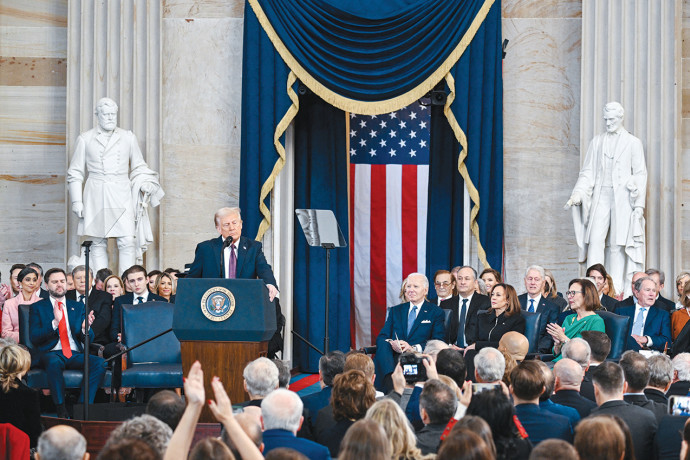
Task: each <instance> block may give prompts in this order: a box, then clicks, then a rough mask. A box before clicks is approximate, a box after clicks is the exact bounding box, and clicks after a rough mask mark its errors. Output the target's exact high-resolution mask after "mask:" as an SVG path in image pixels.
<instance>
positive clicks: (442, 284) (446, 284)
mask: <svg viewBox="0 0 690 460" xmlns="http://www.w3.org/2000/svg"><path fill="white" fill-rule="evenodd" d="M434 284H435V285H436V286H443V287H448V286H450V281H443V282H441V281H436V282H435V283H434Z"/></svg>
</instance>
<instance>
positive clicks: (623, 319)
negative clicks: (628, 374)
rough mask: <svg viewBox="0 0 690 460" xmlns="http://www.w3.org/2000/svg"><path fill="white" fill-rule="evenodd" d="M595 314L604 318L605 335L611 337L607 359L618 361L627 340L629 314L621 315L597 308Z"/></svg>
mask: <svg viewBox="0 0 690 460" xmlns="http://www.w3.org/2000/svg"><path fill="white" fill-rule="evenodd" d="M597 314H598V315H599V316H601V317H602V319H603V320H604V326H605V327H606V335H608V336H609V339H611V352H610V353H609V356H608V358H607V359H608V360H611V361H618V360H619V359H620V357H621V355H622V354H623V352H624V351H625V346H626V344H627V341H628V327H629V325H630V317H629V316H621V315H617V314H615V313H611V312H610V311H605V310H598V311H597Z"/></svg>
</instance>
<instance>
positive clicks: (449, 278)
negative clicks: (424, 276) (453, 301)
mask: <svg viewBox="0 0 690 460" xmlns="http://www.w3.org/2000/svg"><path fill="white" fill-rule="evenodd" d="M434 288H435V289H436V298H433V297H430V298H429V302H431V303H435V304H436V305H440V304H441V302H443V301H444V300H446V299H450V298H451V297H453V293H454V292H455V277H454V276H453V275H451V273H450V272H449V271H448V270H437V271H436V273H434Z"/></svg>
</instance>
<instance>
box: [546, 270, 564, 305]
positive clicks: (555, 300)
mask: <svg viewBox="0 0 690 460" xmlns="http://www.w3.org/2000/svg"><path fill="white" fill-rule="evenodd" d="M544 279H545V282H544V292H543V293H542V294H543V295H544V297H546V299H547V300H549V301H550V302H551V303H552V304H554V305H556V306H557V307H558V311H560V312H563V311H564V310H565V309H567V308H568V301H567V300H565V299H564V298H563V296H562V295H561V293H560V292H558V288H557V287H556V279H555V278H554V277H553V273H551V270H546V269H544Z"/></svg>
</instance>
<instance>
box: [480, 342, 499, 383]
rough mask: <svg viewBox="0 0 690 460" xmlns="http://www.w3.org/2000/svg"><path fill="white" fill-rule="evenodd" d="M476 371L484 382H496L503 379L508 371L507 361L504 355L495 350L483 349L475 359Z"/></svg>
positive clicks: (490, 348)
mask: <svg viewBox="0 0 690 460" xmlns="http://www.w3.org/2000/svg"><path fill="white" fill-rule="evenodd" d="M474 369H475V371H476V372H477V375H478V376H479V378H481V379H482V380H483V381H485V382H495V381H497V380H501V379H502V378H503V374H504V373H505V371H506V359H505V358H504V357H503V353H501V352H500V351H498V350H497V349H495V348H492V347H486V348H482V349H481V350H479V353H477V355H476V356H475V357H474Z"/></svg>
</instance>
